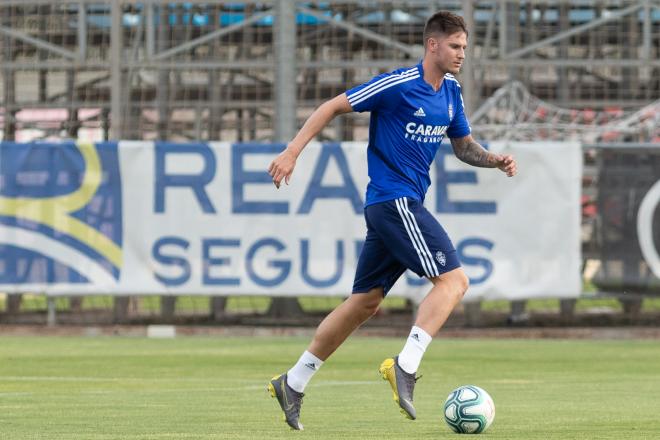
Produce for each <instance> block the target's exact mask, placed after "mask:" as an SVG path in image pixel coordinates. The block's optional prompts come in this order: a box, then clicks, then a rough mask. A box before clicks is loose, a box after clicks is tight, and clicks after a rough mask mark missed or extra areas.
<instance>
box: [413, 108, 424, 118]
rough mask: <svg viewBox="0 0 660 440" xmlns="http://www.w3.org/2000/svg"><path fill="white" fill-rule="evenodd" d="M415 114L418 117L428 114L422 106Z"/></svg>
mask: <svg viewBox="0 0 660 440" xmlns="http://www.w3.org/2000/svg"><path fill="white" fill-rule="evenodd" d="M413 115H415V116H417V117H418V118H423V117H424V116H426V113H424V109H423V108H421V107H420V108H419V110H417V111H416V112H415V113H413Z"/></svg>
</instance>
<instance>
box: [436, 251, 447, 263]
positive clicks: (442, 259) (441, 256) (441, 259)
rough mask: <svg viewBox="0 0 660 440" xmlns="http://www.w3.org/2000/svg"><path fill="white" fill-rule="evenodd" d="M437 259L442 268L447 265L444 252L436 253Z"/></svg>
mask: <svg viewBox="0 0 660 440" xmlns="http://www.w3.org/2000/svg"><path fill="white" fill-rule="evenodd" d="M435 259H436V260H437V261H438V263H440V265H441V266H444V265H445V264H447V257H445V254H444V252H442V251H438V252H436V253H435Z"/></svg>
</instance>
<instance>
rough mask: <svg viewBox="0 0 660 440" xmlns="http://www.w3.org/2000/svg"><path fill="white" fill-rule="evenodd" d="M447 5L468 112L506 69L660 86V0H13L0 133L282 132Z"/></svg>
mask: <svg viewBox="0 0 660 440" xmlns="http://www.w3.org/2000/svg"><path fill="white" fill-rule="evenodd" d="M438 9H449V10H452V11H454V12H457V13H459V14H462V15H463V16H464V17H465V19H466V22H467V24H468V27H469V29H470V42H469V43H470V48H469V51H468V52H469V53H468V62H467V65H466V66H465V68H464V71H463V72H462V74H461V75H460V80H461V82H462V83H463V85H464V87H463V91H464V95H465V96H464V97H465V101H466V104H467V106H468V110H471V113H473V112H474V111H476V109H477V108H479V107H480V106H481V105H482V104H483V103H484V102H485V101H486V99H487V98H489V97H490V96H492V95H493V93H494V92H495V91H496V90H498V89H500V88H501V87H502V86H503V85H505V84H509V83H510V82H511V81H513V80H516V81H520V82H521V84H523V85H524V87H526V89H527V90H529V92H530V93H531V95H533V96H535V97H536V98H538V99H540V100H543V101H545V102H547V103H548V104H549V105H551V106H555V107H560V108H565V109H574V110H580V111H586V112H587V114H589V113H588V112H592V113H593V112H604V111H606V112H609V114H610V116H612V115H615V116H616V115H623V114H624V113H625V112H628V111H630V112H634V110H636V109H639V108H642V107H643V106H645V105H648V104H649V103H652V102H653V101H655V100H657V99H658V98H659V90H660V79H659V78H660V61H658V60H659V59H660V57H659V55H660V4H659V3H658V2H657V1H656V0H644V1H610V0H584V1H579V2H568V1H525V2H520V1H506V0H499V1H495V0H491V1H472V2H459V1H442V2H440V1H414V0H408V1H378V2H376V1H340V0H338V1H331V2H325V1H324V2H311V1H284V0H277V1H276V0H271V1H259V2H249V1H248V2H226V1H217V0H205V1H187V2H173V1H165V0H143V1H136V0H114V1H107V2H99V1H93V0H78V1H61V0H52V1H44V0H20V1H19V0H5V1H3V2H2V4H0V38H2V45H1V48H0V60H1V69H0V88H1V93H0V118H2V123H1V125H0V129H2V134H1V137H2V138H3V139H5V140H14V139H15V140H19V141H26V140H32V139H46V138H50V139H58V138H62V137H69V138H79V139H89V140H101V139H108V138H113V139H163V140H164V139H167V140H176V141H184V140H225V141H245V140H251V141H255V140H263V141H275V140H285V138H286V137H287V136H289V135H291V133H292V132H293V130H295V128H296V127H298V126H299V125H300V124H301V122H302V121H303V120H304V118H305V117H306V116H308V115H309V114H310V112H311V111H312V110H313V109H314V108H315V107H316V106H318V105H319V104H320V103H321V102H322V101H323V100H325V99H328V98H330V97H333V96H335V95H337V94H339V93H342V92H343V91H344V90H346V89H347V88H349V87H352V86H354V85H356V84H358V83H360V82H363V81H365V80H367V79H369V78H370V77H372V76H373V75H375V74H377V73H379V72H382V71H386V70H390V69H393V68H396V67H400V66H405V65H413V64H415V63H417V61H418V60H419V59H420V58H421V56H422V53H423V49H422V41H421V35H422V30H423V26H424V23H425V20H426V18H427V17H428V16H429V15H430V14H431V13H433V12H434V11H436V10H438ZM537 116H538V117H540V118H541V119H544V118H545V121H546V122H547V123H552V120H551V119H549V118H550V116H548V115H545V114H543V113H542V112H541V113H540V114H539V115H537ZM367 123H368V118H366V117H365V116H363V115H357V114H355V115H349V116H346V117H344V118H339V119H337V121H335V122H334V123H333V124H332V125H331V126H330V127H328V128H327V129H326V130H324V131H323V133H322V134H321V138H322V139H328V140H344V141H346V140H365V139H366V137H367V130H366V126H367ZM278 138H281V139H278Z"/></svg>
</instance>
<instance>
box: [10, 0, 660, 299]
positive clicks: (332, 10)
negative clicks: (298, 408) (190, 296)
mask: <svg viewBox="0 0 660 440" xmlns="http://www.w3.org/2000/svg"><path fill="white" fill-rule="evenodd" d="M440 9H447V10H451V11H453V12H456V13H458V14H460V15H462V16H463V17H464V18H465V20H466V24H467V26H468V29H469V33H470V37H469V44H470V47H469V49H468V56H467V59H466V63H465V66H464V68H463V71H462V72H461V74H460V75H459V80H460V82H461V83H462V86H463V87H462V90H463V97H464V101H465V105H466V108H467V114H468V115H469V117H470V121H471V124H472V128H473V132H474V134H475V137H478V138H480V139H504V140H512V141H531V140H534V141H538V140H555V141H556V140H576V141H579V142H580V143H581V144H582V145H583V148H584V152H585V154H584V160H585V168H584V176H583V185H584V186H583V196H582V197H583V233H584V239H583V254H584V256H585V267H586V266H588V265H587V264H586V262H587V260H590V259H591V260H597V261H598V262H599V267H601V270H600V271H599V273H600V272H602V268H607V267H608V264H607V263H608V261H607V260H608V259H609V258H610V256H611V255H614V254H616V255H617V258H618V257H621V255H622V252H623V253H624V254H625V252H624V251H625V246H624V243H626V242H627V241H629V240H630V238H631V237H630V235H631V234H632V235H634V228H633V227H632V225H633V224H634V222H635V220H634V218H632V217H630V216H629V215H627V214H626V211H625V201H626V200H635V201H636V203H637V202H639V199H640V196H639V194H637V195H632V196H630V199H627V198H626V197H629V194H628V193H625V191H622V190H619V189H609V190H608V189H607V188H614V187H615V186H616V185H614V183H617V182H618V183H620V182H622V181H626V180H627V181H628V182H629V183H630V185H631V186H632V187H635V185H637V186H639V187H645V188H646V187H648V186H649V185H650V183H652V182H650V181H649V178H648V177H649V176H648V174H649V173H650V175H651V177H653V173H655V172H656V171H655V170H657V167H656V168H652V167H651V168H648V169H647V171H649V170H650V171H649V172H648V173H646V174H643V173H640V174H639V176H637V177H635V178H639V179H641V180H639V181H636V180H634V179H633V180H630V179H631V177H630V175H629V172H628V171H629V169H630V167H644V166H650V165H649V163H651V162H650V161H649V155H648V154H647V152H648V151H650V149H655V150H656V151H657V148H658V145H660V1H659V0H641V1H628V0H577V1H570V2H569V1H563V0H527V1H523V0H520V1H511V0H474V1H452V0H447V1H421V0H407V1H403V0H402V1H370V0H363V1H358V0H334V1H287V0H270V1H269V0H265V1H252V2H250V1H247V2H233V1H232V2H228V1H219V0H191V1H186V2H183V1H169V0H167V1H166V0H111V1H105V2H101V1H95V0H75V1H62V0H4V1H3V2H1V3H0V38H2V44H1V45H0V60H1V61H0V140H3V141H10V142H32V141H53V140H55V141H59V140H64V139H77V140H87V141H104V140H119V139H122V140H168V141H173V142H193V141H218V140H219V141H227V142H255V141H256V142H285V141H286V140H288V139H290V138H291V137H292V136H293V135H294V134H295V131H296V129H297V127H299V126H300V125H301V124H302V122H303V121H304V120H305V119H306V117H307V116H309V115H310V114H311V112H312V111H313V110H314V109H315V108H316V107H317V106H318V105H319V104H320V103H322V102H323V101H324V100H326V99H328V98H331V97H333V96H336V95H338V94H340V93H342V92H344V91H345V90H347V89H348V88H350V87H352V86H355V85H357V84H360V83H362V82H364V81H366V80H368V79H370V78H371V77H373V76H374V75H376V74H378V73H381V72H385V71H389V70H392V69H395V68H397V67H400V66H405V65H414V64H416V63H417V62H418V60H419V59H420V58H421V56H422V54H423V47H422V44H421V43H422V42H421V36H422V30H423V27H424V23H425V20H426V19H427V18H428V16H429V15H431V14H432V13H433V12H435V11H437V10H440ZM368 122H369V118H368V116H367V115H364V114H350V115H346V116H345V117H342V118H337V119H336V120H334V121H333V122H332V124H331V125H330V126H328V127H327V128H326V129H325V130H324V131H323V132H322V133H321V135H320V139H319V140H322V141H365V140H366V139H367V135H368ZM616 149H620V150H621V151H624V150H625V151H626V152H629V153H630V154H628V153H625V154H623V155H620V156H616V157H614V156H612V154H610V153H611V152H612V151H614V150H616ZM640 151H641V154H638V153H639V152H640ZM626 167H628V171H626V170H625V169H624V168H626ZM640 169H641V168H640ZM642 180H643V182H642ZM607 182H609V184H612V185H614V186H609V187H608V186H606V183H607ZM617 188H618V187H617ZM614 202H616V203H614ZM631 203H632V202H631ZM613 204H614V205H616V206H617V207H618V208H616V209H613V208H612V205H613ZM597 211H598V212H597ZM608 215H609V217H607V216H608ZM604 216H605V217H604ZM630 231H633V232H630ZM612 243H614V244H612ZM621 246H624V247H621ZM622 249H623V250H624V251H622ZM641 261H642V259H641V256H640V255H638V252H637V253H632V254H631V255H630V256H628V257H626V259H625V261H624V262H623V263H621V261H614V262H613V264H614V266H615V267H619V266H621V265H623V266H624V267H625V268H627V270H628V269H630V270H632V271H633V272H634V273H635V274H636V275H634V276H633V277H632V278H634V280H636V281H635V282H634V283H633V284H635V283H636V285H638V286H639V285H640V284H641V286H642V287H644V286H646V287H648V283H649V282H652V286H653V289H655V290H654V291H657V284H653V283H655V281H654V280H653V277H652V276H651V275H649V270H648V268H644V267H642V268H641V269H640V268H639V267H640V264H641ZM642 266H643V264H642ZM631 268H632V269H631ZM617 270H619V269H617ZM606 272H607V271H606ZM605 278H607V277H605ZM649 280H653V281H649ZM645 283H646V284H645ZM606 284H607V283H604V284H602V285H601V287H602V286H605V287H612V288H613V289H614V290H616V289H619V290H620V286H617V285H615V286H607V285H606ZM9 296H11V297H12V298H13V297H14V296H13V295H9ZM12 298H9V300H8V304H10V305H9V306H8V307H7V310H9V309H11V308H12V307H13V306H11V304H12V301H11V300H12ZM626 299H627V298H626ZM125 304H128V303H125ZM169 304H170V306H171V307H173V303H171V302H170V303H169ZM217 304H219V307H220V308H222V307H224V302H223V301H220V302H218V303H216V305H217ZM626 304H631V302H627V303H626ZM632 304H638V302H637V303H636V302H635V301H632ZM633 307H634V306H633Z"/></svg>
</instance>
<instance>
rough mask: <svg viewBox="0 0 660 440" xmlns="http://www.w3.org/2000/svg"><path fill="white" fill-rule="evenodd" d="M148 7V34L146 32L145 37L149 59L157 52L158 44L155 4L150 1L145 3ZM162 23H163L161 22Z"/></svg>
mask: <svg viewBox="0 0 660 440" xmlns="http://www.w3.org/2000/svg"><path fill="white" fill-rule="evenodd" d="M144 7H145V8H146V18H145V20H146V34H145V39H146V40H147V41H146V44H147V59H149V60H150V59H151V58H152V57H153V56H154V53H156V49H155V48H156V44H155V42H154V40H155V28H154V25H155V23H154V18H155V15H154V4H153V3H151V2H149V3H146V4H145V5H144ZM160 24H161V25H162V23H160Z"/></svg>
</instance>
